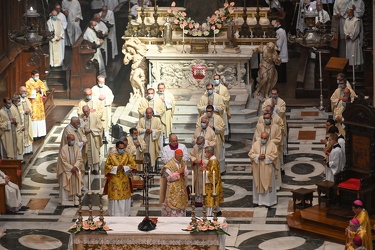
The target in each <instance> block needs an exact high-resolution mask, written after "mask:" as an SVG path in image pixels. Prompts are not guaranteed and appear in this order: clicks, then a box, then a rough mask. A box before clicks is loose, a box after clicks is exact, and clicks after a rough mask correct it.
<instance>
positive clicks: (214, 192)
mask: <svg viewBox="0 0 375 250" xmlns="http://www.w3.org/2000/svg"><path fill="white" fill-rule="evenodd" d="M212 174H213V176H212V178H213V185H214V186H213V188H214V191H213V194H216V188H215V170H214V171H213V173H212Z"/></svg>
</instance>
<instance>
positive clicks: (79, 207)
mask: <svg viewBox="0 0 375 250" xmlns="http://www.w3.org/2000/svg"><path fill="white" fill-rule="evenodd" d="M76 195H77V197H78V221H77V226H78V227H79V228H81V227H82V224H83V218H82V197H83V194H82V193H81V194H76Z"/></svg>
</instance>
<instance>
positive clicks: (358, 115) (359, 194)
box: [335, 99, 375, 214]
mask: <svg viewBox="0 0 375 250" xmlns="http://www.w3.org/2000/svg"><path fill="white" fill-rule="evenodd" d="M343 117H344V118H345V122H344V123H345V130H346V139H345V140H346V141H345V152H346V165H345V167H344V170H343V171H341V172H340V173H338V174H336V175H335V189H336V193H337V199H338V202H339V204H340V206H342V207H347V208H351V204H352V203H353V201H354V200H356V199H361V200H362V201H363V203H364V205H365V208H366V210H367V211H368V213H369V214H374V213H375V147H374V145H375V108H374V107H372V106H371V105H367V102H366V101H365V100H361V99H356V100H355V101H354V102H353V103H352V104H348V105H347V107H346V109H345V111H344V113H343Z"/></svg>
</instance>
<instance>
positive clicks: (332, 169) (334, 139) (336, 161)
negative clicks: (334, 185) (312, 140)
mask: <svg viewBox="0 0 375 250" xmlns="http://www.w3.org/2000/svg"><path fill="white" fill-rule="evenodd" d="M329 140H330V141H331V144H332V150H331V152H330V153H329V155H328V157H326V158H325V159H324V160H325V162H326V164H327V166H326V180H327V181H333V182H334V181H335V179H334V177H335V174H337V173H339V172H341V171H342V170H343V169H344V160H343V159H344V157H345V156H344V155H343V153H342V150H341V146H340V144H339V143H338V136H337V134H330V135H329Z"/></svg>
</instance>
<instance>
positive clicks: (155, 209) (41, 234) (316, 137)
mask: <svg viewBox="0 0 375 250" xmlns="http://www.w3.org/2000/svg"><path fill="white" fill-rule="evenodd" d="M75 114H76V108H73V110H72V111H71V113H70V114H69V115H68V116H67V117H66V118H65V120H64V121H63V122H62V123H61V125H59V126H55V127H53V129H52V130H51V132H50V133H49V134H48V136H47V137H46V139H45V141H44V145H43V148H42V150H41V151H40V152H39V155H38V156H37V157H36V159H35V161H34V162H33V163H31V164H30V166H29V168H28V170H27V171H25V176H24V180H23V187H22V190H21V192H22V203H23V204H24V205H26V204H27V205H28V206H29V207H30V209H29V210H28V211H25V212H18V213H17V214H11V215H10V214H9V215H8V214H6V215H1V216H0V250H1V249H11V250H13V249H20V250H23V249H67V244H68V239H69V233H67V230H68V228H69V227H70V226H71V224H72V222H74V220H75V219H76V218H77V210H78V209H77V208H74V207H64V206H60V205H59V203H58V183H57V180H56V158H57V154H58V149H59V145H60V140H61V133H62V131H63V129H64V127H65V126H66V125H67V124H68V123H69V122H70V117H71V116H73V115H75ZM327 117H328V114H327V113H325V112H322V111H319V110H317V109H316V108H303V109H297V108H294V109H291V110H289V111H288V113H287V119H288V128H289V129H288V132H289V134H288V152H287V155H286V158H285V162H284V163H285V165H284V167H285V172H286V174H285V175H284V176H283V177H282V178H283V185H282V188H281V189H280V190H279V191H278V192H277V197H278V204H277V205H275V206H274V207H271V208H269V209H267V208H265V207H257V208H253V204H252V175H251V173H250V164H249V158H248V156H247V154H248V152H249V150H250V147H251V142H249V141H247V140H243V141H231V142H229V143H226V145H225V146H226V163H227V172H226V174H225V175H223V176H222V181H223V189H224V196H225V199H224V202H223V203H222V204H221V210H222V212H223V216H224V217H226V219H227V222H228V223H229V233H230V235H231V236H227V237H226V249H230V250H231V249H246V250H247V249H296V250H297V249H301V250H308V249H325V250H329V249H332V250H333V249H335V250H336V249H343V248H344V246H343V245H339V244H336V243H332V242H328V241H323V240H320V239H314V238H310V237H306V236H303V235H296V234H292V233H290V232H289V229H288V226H287V223H286V219H285V217H286V215H288V214H289V213H291V212H292V209H291V192H290V191H291V190H294V189H297V188H300V187H304V188H310V189H315V188H316V186H315V185H314V183H317V182H319V181H321V180H322V174H323V172H324V166H323V165H322V163H323V159H324V154H323V151H322V144H320V139H322V138H324V136H325V127H324V125H325V120H326V119H327ZM244 133H246V131H244ZM186 146H187V147H188V148H191V145H189V144H186ZM103 151H104V149H103ZM103 154H104V152H102V154H101V155H103ZM102 160H104V157H103V156H102ZM102 178H103V176H102ZM92 189H93V191H94V192H95V190H98V189H99V176H96V177H94V178H93V179H92ZM158 194H159V188H158V179H156V180H155V183H154V184H153V187H152V188H151V189H150V194H149V197H150V199H151V200H150V203H151V207H150V215H151V216H160V206H159V205H158V204H157V203H158ZM94 197H95V196H94ZM313 203H314V204H316V203H317V198H316V193H315V195H314V200H313ZM93 204H94V207H93V209H94V210H98V209H99V207H98V204H99V201H98V199H93ZM83 205H84V206H83V209H84V210H88V207H87V205H88V200H87V197H84V199H83ZM105 205H106V200H105ZM197 212H198V213H199V212H200V211H199V210H198V211H197ZM84 214H85V213H84ZM188 214H189V212H188ZM131 215H132V216H143V215H144V207H143V205H142V191H136V192H135V193H134V195H133V206H132V212H131ZM198 216H199V214H198Z"/></svg>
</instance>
